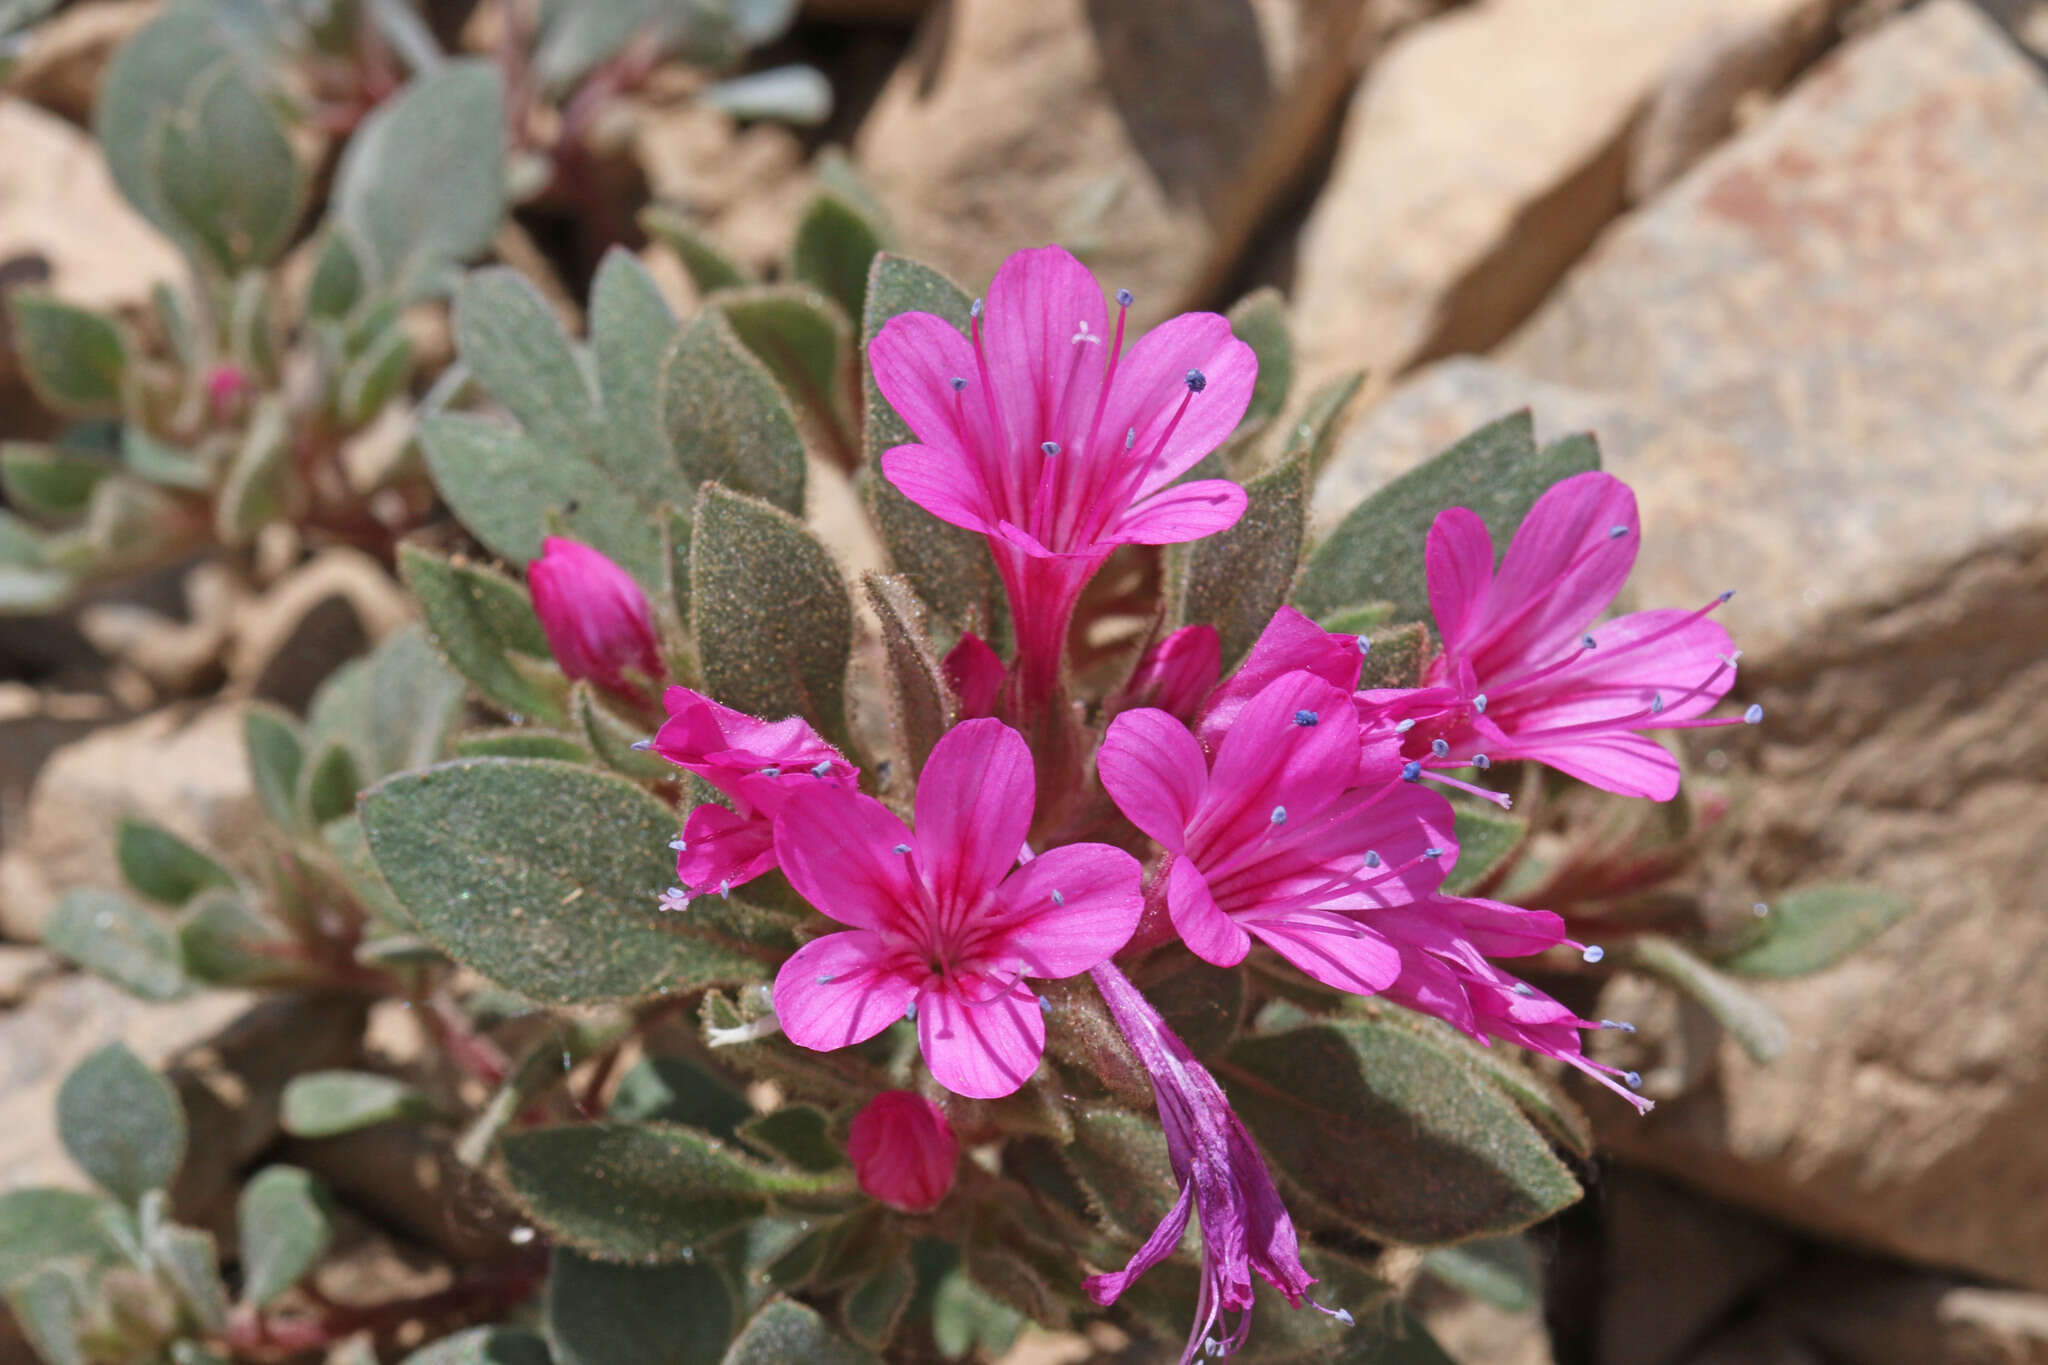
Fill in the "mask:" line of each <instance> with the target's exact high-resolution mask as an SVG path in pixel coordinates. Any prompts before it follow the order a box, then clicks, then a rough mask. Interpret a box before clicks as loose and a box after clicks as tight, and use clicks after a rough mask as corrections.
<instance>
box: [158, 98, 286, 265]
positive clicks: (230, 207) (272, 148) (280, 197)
mask: <svg viewBox="0 0 2048 1365" xmlns="http://www.w3.org/2000/svg"><path fill="white" fill-rule="evenodd" d="M143 170H144V173H145V175H146V176H147V177H148V182H149V187H150V193H151V196H152V198H153V200H154V202H155V203H156V205H157V206H158V207H159V208H160V209H161V210H163V212H164V214H165V217H166V218H167V219H168V220H169V225H170V230H171V235H172V236H173V237H174V238H176V239H177V240H178V241H179V244H180V245H181V246H183V247H184V248H185V250H186V252H187V253H188V254H189V255H191V256H193V257H195V258H196V259H198V260H200V261H202V262H204V263H205V264H207V265H209V266H211V267H212V268H213V269H214V270H215V271H216V272H218V273H219V275H220V276H222V277H223V278H226V277H231V276H234V275H236V274H239V273H240V272H241V271H243V270H245V269H248V268H250V267H253V266H261V265H264V264H266V263H268V262H269V261H270V260H271V258H272V257H274V256H276V255H277V253H278V252H279V251H281V250H282V249H283V248H284V245H285V243H286V242H287V241H288V240H289V239H290V237H291V231H292V228H293V227H294V226H295V225H296V224H297V223H298V219H299V209H300V207H301V205H302V204H303V202H304V198H305V189H306V186H305V176H304V173H303V170H302V168H301V167H300V166H299V163H298V158H297V157H295V156H294V155H293V154H292V145H291V140H290V139H289V138H288V137H287V136H286V135H285V129H284V126H283V123H282V121H281V120H280V119H279V117H278V115H277V113H276V112H275V111H274V110H273V109H272V107H271V105H270V102H269V101H268V100H266V99H265V98H264V97H263V95H262V94H261V93H259V92H258V91H257V89H256V88H255V87H254V86H253V85H251V84H250V82H249V80H248V79H247V77H245V76H244V75H243V73H242V71H241V69H240V68H239V66H238V65H237V64H236V63H235V61H234V60H233V59H232V58H224V59H222V60H221V61H219V62H217V63H215V64H214V66H213V67H212V68H210V69H209V70H208V71H207V72H206V73H205V74H204V75H203V76H201V77H200V78H199V79H198V80H196V81H194V82H193V83H192V84H191V85H190V86H188V87H187V88H186V90H185V93H184V96H183V98H182V99H181V101H180V102H179V104H178V105H177V106H176V107H175V108H174V109H169V110H166V111H165V113H164V114H163V115H161V116H159V117H158V118H156V119H153V120H152V121H151V128H150V138H149V142H148V150H147V152H146V154H145V156H144V159H143Z"/></svg>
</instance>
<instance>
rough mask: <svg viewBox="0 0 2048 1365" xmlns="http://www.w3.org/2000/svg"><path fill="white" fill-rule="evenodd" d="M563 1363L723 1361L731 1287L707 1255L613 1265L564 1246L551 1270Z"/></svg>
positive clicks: (559, 1363) (556, 1343)
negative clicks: (693, 1259)
mask: <svg viewBox="0 0 2048 1365" xmlns="http://www.w3.org/2000/svg"><path fill="white" fill-rule="evenodd" d="M547 1314H548V1341H549V1343H550V1344H551V1345H552V1346H553V1347H554V1355H555V1361H556V1365H718V1361H719V1359H720V1357H722V1356H723V1355H724V1354H725V1347H726V1342H727V1341H728V1340H729V1339H730V1338H731V1336H732V1329H733V1318H734V1312H733V1302H732V1295H731V1293H730V1292H728V1291H727V1289H726V1287H725V1277H724V1276H722V1275H720V1274H719V1273H718V1270H717V1268H716V1267H714V1266H712V1265H711V1264H709V1263H708V1262H696V1263H692V1262H689V1261H675V1262H671V1263H669V1264H667V1265H649V1266H640V1265H611V1264H607V1263H606V1262H603V1261H594V1260H590V1259H589V1258H587V1257H583V1256H579V1255H577V1254H576V1253H575V1252H573V1251H569V1250H566V1249H558V1250H557V1251H556V1252H555V1255H554V1261H553V1266H552V1269H551V1271H550V1273H549V1275H548V1292H547Z"/></svg>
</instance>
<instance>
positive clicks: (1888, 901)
mask: <svg viewBox="0 0 2048 1365" xmlns="http://www.w3.org/2000/svg"><path fill="white" fill-rule="evenodd" d="M1912 909H1913V902H1911V901H1910V900H1908V899H1906V898H1905V897H1904V896H1901V895H1898V894H1897V893H1895V892H1891V891H1885V890H1883V889H1881V888H1879V887H1875V886H1856V885H1852V884H1827V885H1820V886H1802V887H1799V888H1797V889H1795V890H1791V891H1787V892H1784V893H1782V894H1781V895H1779V896H1777V897H1776V898H1775V899H1773V900H1772V901H1771V902H1770V908H1769V910H1768V911H1767V912H1766V913H1765V915H1764V916H1763V918H1762V920H1761V928H1762V932H1761V933H1760V934H1758V935H1757V936H1756V937H1754V938H1751V939H1749V940H1747V941H1745V942H1744V943H1743V944H1742V946H1741V947H1740V948H1739V949H1738V950H1737V951H1736V952H1734V953H1733V954H1731V955H1729V956H1728V957H1724V958H1722V959H1721V961H1720V963H1719V965H1720V967H1721V970H1723V971H1727V972H1734V973H1735V974H1736V975H1738V976H1756V977H1785V976H1805V975H1806V974H1807V973H1809V972H1817V971H1820V970H1821V969H1822V968H1825V967H1832V966H1833V965H1834V964H1835V963H1837V962H1840V961H1841V960H1842V959H1843V958H1845V957H1847V956H1848V955H1849V954H1851V953H1853V952H1855V951H1856V950H1857V949H1858V948H1860V947H1862V946H1863V945H1864V944H1865V943H1868V942H1869V941H1870V940H1871V939H1873V938H1876V937H1877V936H1878V935H1879V934H1881V933H1883V932H1884V931H1885V930H1886V929H1888V928H1890V927H1891V926H1892V925H1893V924H1895V923H1897V922H1898V921H1899V920H1901V919H1903V918H1905V916H1906V915H1908V914H1910V913H1911V912H1912Z"/></svg>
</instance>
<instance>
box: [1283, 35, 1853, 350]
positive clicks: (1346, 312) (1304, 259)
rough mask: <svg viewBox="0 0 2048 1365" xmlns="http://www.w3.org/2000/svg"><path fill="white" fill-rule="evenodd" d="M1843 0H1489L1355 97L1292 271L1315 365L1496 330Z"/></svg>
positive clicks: (1392, 57) (1486, 342)
mask: <svg viewBox="0 0 2048 1365" xmlns="http://www.w3.org/2000/svg"><path fill="white" fill-rule="evenodd" d="M1838 8H1840V6H1839V4H1838V3H1837V2H1836V0H1571V3H1569V4H1557V3H1555V0H1486V2H1485V3H1481V4H1475V5H1471V6H1469V7H1467V8H1464V9H1461V10H1458V11H1456V12H1454V13H1451V14H1448V15H1446V16H1444V17H1442V18H1440V19H1437V20H1434V21H1432V22H1430V23H1428V24H1424V25H1420V26H1417V27H1415V28H1413V29H1410V30H1409V31H1408V32H1406V33H1405V34H1403V35H1402V36H1401V37H1399V38H1398V39H1397V40H1396V41H1395V42H1394V43H1393V44H1392V45H1391V46H1390V47H1389V48H1388V49H1387V50H1386V51H1385V52H1384V53H1383V54H1381V55H1380V56H1379V58H1378V59H1377V60H1376V61H1375V62H1374V63H1373V65H1372V67H1371V69H1370V70H1369V71H1368V72H1367V73H1366V76H1365V78H1364V80H1362V81H1361V82H1360V83H1359V86H1358V89H1357V92H1356V93H1355V94H1354V95H1353V96H1352V99H1351V107H1350V110H1349V112H1348V113H1347V114H1346V116H1345V121H1344V131H1343V136H1342V139H1341V141H1340V144H1339V147H1338V151H1337V157H1336V161H1335V164H1334V166H1333V168H1332V170H1331V172H1330V178H1329V181H1328V183H1327V184H1326V185H1325V186H1324V188H1323V191H1322V193H1321V195H1320V197H1319V198H1318V199H1317V202H1316V207H1315V210H1314V212H1313V214H1312V216H1311V217H1310V219H1309V221H1308V224H1307V226H1306V228H1305V229H1304V231H1303V234H1302V239H1301V249H1300V257H1299V260H1298V263H1297V266H1296V276H1295V290H1294V298H1295V317H1296V329H1297V339H1298V340H1297V344H1298V347H1299V362H1298V363H1299V365H1300V367H1301V371H1302V374H1303V377H1304V380H1305V382H1307V383H1309V384H1315V383H1317V382H1320V381H1321V380H1322V379H1324V378H1326V377H1328V376H1329V375H1331V374H1333V373H1335V372H1338V371H1343V370H1348V369H1353V368H1363V369H1366V370H1368V371H1370V372H1372V373H1373V375H1374V376H1375V377H1376V382H1380V383H1384V382H1385V381H1388V380H1390V379H1391V378H1392V377H1394V376H1396V375H1398V374H1400V373H1401V372H1402V371H1404V370H1406V369H1408V368H1410V367H1411V366H1413V365H1416V364H1419V363H1422V362H1424V361H1427V360H1430V359H1434V358H1436V357H1438V356H1443V355H1448V354H1451V353H1453V352H1456V351H1461V350H1477V349H1483V348H1485V347H1488V346H1491V345H1493V344H1494V343H1495V342H1496V341H1498V340H1500V338H1501V337H1502V336H1504V335H1506V334H1507V332H1508V331H1509V330H1510V329H1511V328H1512V327H1513V326H1514V325H1515V324H1516V323H1517V322H1519V321H1521V320H1522V319H1523V318H1524V317H1526V316H1527V315H1528V314H1529V312H1530V311H1531V310H1532V309H1533V308H1535V306H1536V305H1537V304H1538V303H1539V302H1540V301H1541V300H1542V298H1543V295H1544V293H1545V291H1546V290H1548V289H1549V288H1550V286H1551V285H1552V284H1554V283H1555V282H1556V280H1557V278H1558V277H1559V276H1560V275H1562V274H1563V273H1564V272H1565V270H1566V269H1567V267H1569V266H1570V265H1571V263H1572V262H1573V261H1574V260H1575V259H1577V258H1578V256H1579V255H1580V254H1581V253H1583V252H1584V251H1585V249H1586V248H1587V247H1588V246H1590V245H1591V244H1592V242H1593V239H1594V237H1595V236H1596V235H1597V234H1598V233H1599V232H1600V230H1601V229H1602V228H1603V227H1605V226H1606V225H1607V223H1608V222H1609V221H1611V220H1612V219H1613V218H1614V217H1615V216H1616V215H1617V214H1619V213H1620V212H1621V211H1622V210H1623V209H1624V207H1626V206H1627V204H1628V203H1629V202H1631V200H1633V199H1634V198H1636V197H1638V196H1639V195H1640V194H1642V193H1643V192H1644V191H1645V190H1647V189H1650V188H1654V186H1655V185H1657V184H1659V183H1661V182H1662V181H1663V180H1664V179H1666V178H1668V177H1669V176H1670V175H1672V174H1674V173H1675V172H1676V171H1677V170H1679V169H1682V168H1683V166H1684V165H1685V164H1686V162H1688V161H1690V160H1691V159H1692V158H1693V156H1695V155H1696V154H1697V153H1698V152H1699V151H1700V150H1702V149H1703V148H1704V147H1706V146H1709V145H1711V144H1712V143H1713V142H1714V141H1716V140H1718V139H1719V138H1720V137H1721V136H1722V135H1723V134H1724V133H1725V131H1726V130H1727V128H1728V126H1729V122H1730V119H1731V116H1732V114H1733V112H1734V110H1735V107H1736V105H1737V103H1738V102H1739V101H1740V100H1741V99H1742V97H1743V96H1744V95H1745V94H1746V93H1748V92H1751V91H1756V90H1769V89H1771V88H1773V87H1775V86H1776V85H1778V84H1779V83H1780V82H1782V81H1783V80H1784V79H1785V78H1786V77H1787V76H1788V75H1789V74H1791V72H1792V71H1793V70H1794V69H1796V68H1797V66H1798V65H1799V64H1800V63H1801V62H1802V61H1803V60H1804V59H1805V58H1806V56H1807V55H1808V54H1809V53H1810V52H1811V50H1812V49H1813V47H1814V45H1815V43H1816V40H1817V39H1818V38H1819V37H1820V36H1821V34H1822V33H1823V32H1824V31H1825V25H1826V21H1827V19H1828V18H1829V16H1830V14H1831V13H1832V11H1834V10H1835V9H1838Z"/></svg>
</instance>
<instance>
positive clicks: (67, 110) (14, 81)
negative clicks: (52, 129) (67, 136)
mask: <svg viewBox="0 0 2048 1365" xmlns="http://www.w3.org/2000/svg"><path fill="white" fill-rule="evenodd" d="M161 8H162V6H161V5H160V3H159V0H100V2H99V3H95V4H84V5H73V6H71V7H69V8H67V9H63V10H60V11H58V12H57V13H56V14H53V15H51V16H50V17H49V18H47V19H44V20H42V21H41V22H39V23H37V24H36V25H35V26H34V27H33V28H31V29H29V30H28V43H27V44H26V46H25V47H24V48H23V50H22V52H21V55H20V59H19V60H18V61H17V62H16V64H15V67H14V69H13V70H12V71H11V72H9V73H8V76H7V81H6V85H5V89H6V91H7V93H8V94H10V95H18V96H20V97H21V98H22V99H25V100H28V101H30V102H31V103H34V104H40V105H41V106H42V107H43V108H45V109H48V110H49V111H50V112H52V113H54V114H61V115H62V116H63V117H65V118H67V119H69V120H70V121H71V122H73V123H76V124H80V125H85V124H89V123H91V122H92V106H93V101H94V100H95V99H96V98H97V97H98V95H99V87H100V73H101V72H103V71H105V70H106V67H107V62H108V60H109V59H111V58H112V57H113V55H114V49H115V48H117V47H119V46H121V44H123V43H125V42H127V41H128V40H129V39H130V38H132V37H134V36H135V33H136V32H137V31H138V30H139V29H141V28H142V26H143V25H144V24H147V23H148V22H149V21H150V20H152V19H154V18H156V16H157V13H158V11H159V10H160V9H161Z"/></svg>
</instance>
